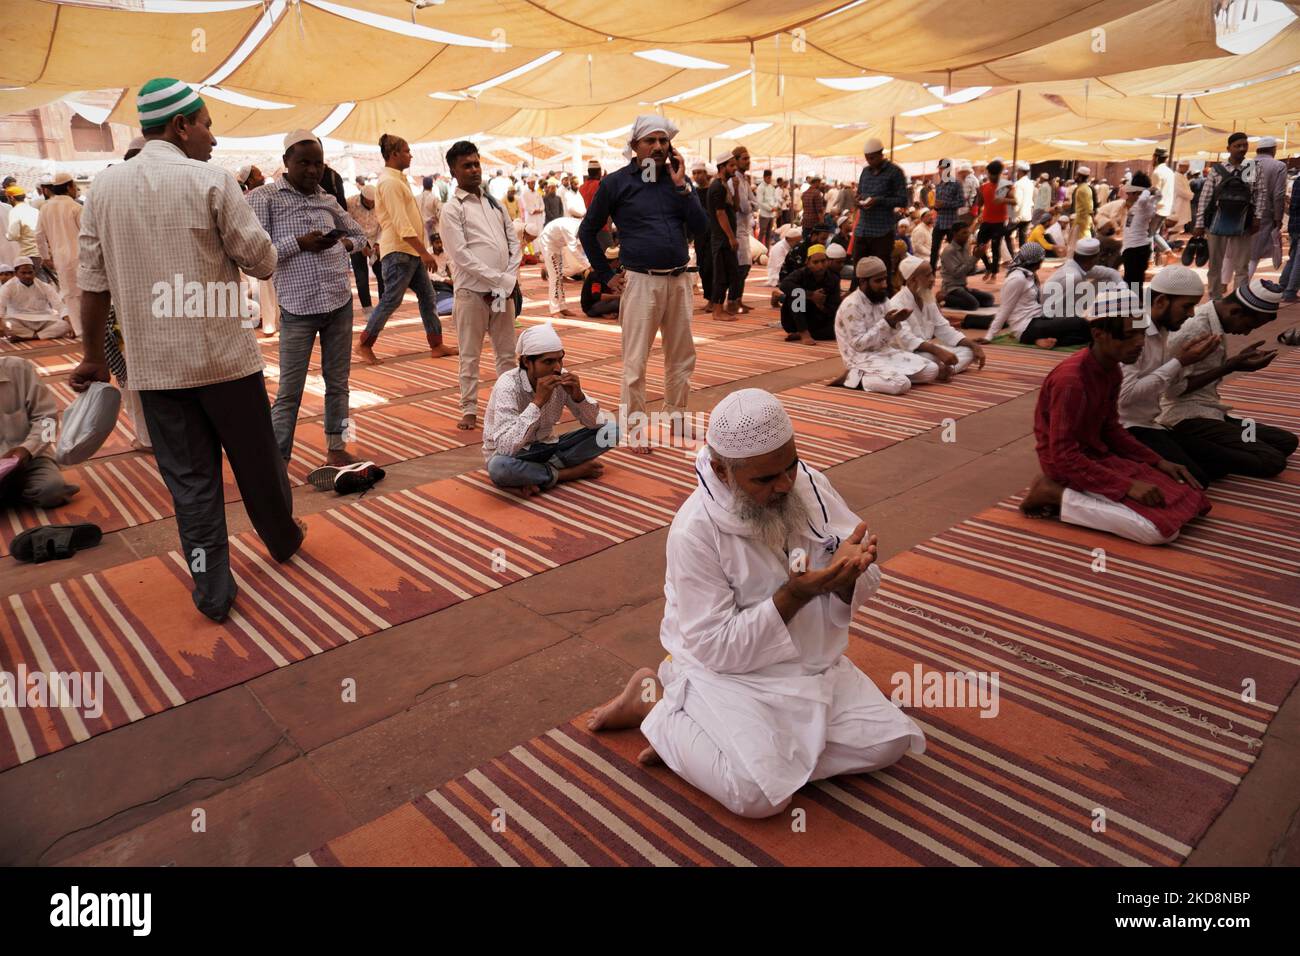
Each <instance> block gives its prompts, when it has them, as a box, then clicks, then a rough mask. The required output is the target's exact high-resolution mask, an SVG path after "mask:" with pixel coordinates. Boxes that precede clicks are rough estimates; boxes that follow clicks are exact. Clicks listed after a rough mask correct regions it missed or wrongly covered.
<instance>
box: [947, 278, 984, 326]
mask: <svg viewBox="0 0 1300 956" xmlns="http://www.w3.org/2000/svg"><path fill="white" fill-rule="evenodd" d="M992 304H993V293H991V292H985V291H984V290H983V289H969V288H966V287H965V286H962V287H960V288H956V289H949V290H948V293H947V295H945V296H944V297H943V307H944V308H945V309H956V310H958V311H966V312H974V311H975V310H976V309H987V308H988V307H989V306H991V305H992ZM992 324H993V316H991V315H968V316H967V317H966V319H965V321H964V322H962V328H964V329H987V328H988V327H989V326H990V325H992Z"/></svg>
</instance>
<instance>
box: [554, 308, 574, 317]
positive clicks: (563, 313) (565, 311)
mask: <svg viewBox="0 0 1300 956" xmlns="http://www.w3.org/2000/svg"><path fill="white" fill-rule="evenodd" d="M555 314H556V315H565V316H568V317H569V318H573V313H572V312H571V311H569V310H568V309H561V310H560V311H559V312H556V313H555Z"/></svg>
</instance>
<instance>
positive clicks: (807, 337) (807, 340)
mask: <svg viewBox="0 0 1300 956" xmlns="http://www.w3.org/2000/svg"><path fill="white" fill-rule="evenodd" d="M799 341H800V342H802V343H803V344H804V345H816V344H817V340H816V339H815V338H813V337H812V335H811V333H808V332H804V333H803V334H802V335H800V336H799Z"/></svg>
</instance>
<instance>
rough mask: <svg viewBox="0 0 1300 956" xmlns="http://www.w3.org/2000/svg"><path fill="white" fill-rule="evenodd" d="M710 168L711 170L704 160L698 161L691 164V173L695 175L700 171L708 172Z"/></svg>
mask: <svg viewBox="0 0 1300 956" xmlns="http://www.w3.org/2000/svg"><path fill="white" fill-rule="evenodd" d="M708 168H709V164H708V163H706V162H705V161H704V160H702V159H697V160H696V161H695V162H693V163H691V172H693V173H694V172H698V171H700V170H705V171H707V170H708Z"/></svg>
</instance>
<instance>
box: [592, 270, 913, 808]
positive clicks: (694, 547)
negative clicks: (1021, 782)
mask: <svg viewBox="0 0 1300 956" xmlns="http://www.w3.org/2000/svg"><path fill="white" fill-rule="evenodd" d="M861 261H862V262H865V261H866V259H863V260H861ZM877 261H878V260H877ZM859 264H861V263H859ZM707 438H708V445H707V446H706V447H704V448H701V449H700V452H699V455H698V456H697V457H696V460H695V472H696V476H697V479H698V484H697V486H696V488H695V491H694V492H693V493H692V494H691V496H690V497H689V498H688V499H687V500H686V502H685V503H684V504H683V505H682V507H681V508H680V509H679V510H678V512H677V516H676V517H675V518H674V519H673V523H672V527H671V528H670V529H669V532H668V544H667V557H668V562H667V574H666V580H665V583H664V595H665V597H666V598H667V602H666V604H665V607H664V618H663V624H662V626H661V627H660V631H659V633H660V640H661V641H662V643H663V646H664V650H666V651H667V652H668V655H669V656H668V658H667V659H666V660H664V661H663V662H662V663H661V664H660V665H659V669H658V673H656V672H655V671H653V670H650V669H649V668H642V669H641V670H639V671H637V672H636V673H635V674H633V675H632V679H631V680H630V681H629V682H628V684H627V687H626V688H625V689H624V691H623V692H622V693H621V694H620V695H619V696H618V697H615V698H614V699H613V700H611V701H610V702H609V703H607V704H605V705H604V706H603V707H600V708H599V709H597V710H596V711H595V713H593V714H592V716H591V718H590V719H589V721H588V724H587V726H588V727H589V728H590V729H591V730H596V731H599V730H617V729H623V728H631V727H640V730H641V733H642V734H643V735H644V736H645V738H646V740H647V742H648V743H649V746H648V747H647V748H646V749H645V750H643V751H642V752H641V755H640V758H639V759H640V761H641V762H642V763H647V764H648V763H656V762H658V761H660V760H662V761H663V763H665V764H667V765H668V767H669V769H671V770H672V771H673V772H674V773H675V774H677V775H678V776H679V777H681V778H682V779H683V780H685V781H686V782H687V783H689V784H691V785H692V786H694V787H697V788H699V789H700V790H702V791H703V792H704V793H706V794H708V795H709V796H711V797H713V798H714V799H715V800H717V801H718V802H719V803H721V804H722V805H723V806H725V807H726V808H727V809H728V810H730V811H731V812H732V813H735V814H738V815H740V816H742V817H750V818H760V817H770V816H773V815H775V814H778V813H781V812H782V811H784V810H785V809H786V807H787V806H789V803H790V800H791V798H792V797H793V796H794V794H795V792H796V791H797V790H799V788H800V787H802V786H804V785H805V784H806V783H808V782H809V781H812V780H823V779H826V778H828V777H834V776H837V775H839V774H850V773H869V772H871V771H873V770H879V769H882V768H884V767H888V766H890V765H891V764H893V763H896V762H897V761H898V760H899V759H900V758H902V757H903V755H904V754H906V753H907V752H908V751H909V750H910V751H911V752H912V753H922V752H924V750H925V736H924V734H922V732H921V730H920V728H919V727H917V725H916V724H915V723H914V722H913V721H912V720H911V719H910V718H909V717H907V716H906V715H905V714H904V713H903V712H902V711H901V710H900V709H899V708H898V707H896V706H895V705H894V704H892V703H891V702H890V701H889V699H888V698H887V697H886V696H885V695H884V694H883V693H881V691H880V689H879V688H877V687H876V685H875V684H873V683H872V682H871V680H870V678H868V677H867V676H866V675H865V674H863V673H862V671H860V670H859V669H858V668H857V667H856V666H855V665H854V663H853V662H852V661H851V660H849V658H848V657H847V656H845V653H844V652H845V650H846V649H847V648H848V643H849V623H850V621H851V620H852V619H853V614H854V612H855V611H856V610H857V609H858V608H859V607H861V606H862V605H864V604H865V603H867V602H868V601H869V600H870V599H871V598H872V596H873V595H874V594H875V593H876V590H877V589H878V588H879V586H880V568H879V567H878V566H877V565H876V563H875V561H876V547H877V545H876V538H875V536H874V535H869V534H868V533H867V525H866V523H865V522H862V521H859V520H858V516H857V515H855V514H854V513H853V512H852V511H851V510H849V507H848V505H847V504H846V503H845V502H844V499H843V498H841V497H840V495H839V494H838V493H836V491H835V489H834V488H833V487H832V486H831V483H830V482H829V481H828V480H827V479H826V477H825V476H824V475H822V474H821V473H820V472H817V471H814V470H813V469H811V468H809V467H808V466H807V465H805V464H803V463H802V462H801V461H799V455H798V451H797V448H796V444H795V436H794V428H793V426H792V425H791V422H790V417H789V415H788V414H786V411H785V409H784V408H783V407H782V406H781V403H780V402H779V401H778V400H777V399H776V397H775V396H773V395H771V394H769V393H767V392H765V391H763V390H762V389H757V388H746V389H741V390H740V391H737V392H733V393H731V394H730V395H728V396H727V397H726V398H724V399H723V400H722V401H721V402H719V403H718V405H717V407H715V408H714V409H713V413H712V414H711V415H710V418H709V428H708V435H707Z"/></svg>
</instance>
